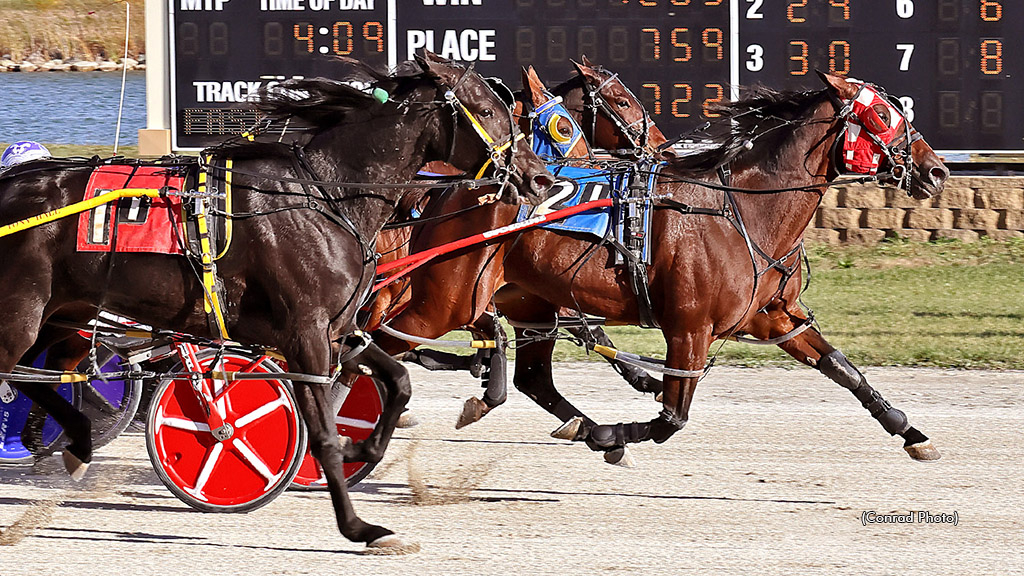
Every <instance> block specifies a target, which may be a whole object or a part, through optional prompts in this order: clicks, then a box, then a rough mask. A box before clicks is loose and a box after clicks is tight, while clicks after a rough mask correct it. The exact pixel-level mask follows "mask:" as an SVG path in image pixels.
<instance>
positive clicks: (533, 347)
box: [499, 291, 632, 467]
mask: <svg viewBox="0 0 1024 576" xmlns="http://www.w3.org/2000/svg"><path fill="white" fill-rule="evenodd" d="M499 294H501V293H499ZM510 294H511V291H506V292H505V293H504V294H503V295H505V296H509V295H510ZM499 309H500V310H501V311H502V312H503V313H504V314H505V315H506V316H508V317H509V318H513V319H515V320H517V321H520V322H545V321H549V320H550V319H552V318H554V317H555V314H557V312H558V309H557V308H556V307H554V306H552V305H551V304H548V303H547V302H544V301H542V300H538V299H532V298H528V297H527V296H526V295H523V294H516V295H515V297H514V298H513V297H509V298H507V299H506V300H504V301H503V302H501V303H499ZM516 339H517V340H519V341H521V342H528V343H526V344H522V345H519V346H517V347H516V363H515V374H514V376H513V384H515V387H516V389H518V390H519V391H520V392H522V393H523V394H526V395H527V396H528V397H529V398H530V399H531V400H533V401H534V402H535V403H536V404H537V405H538V406H540V407H541V408H543V409H545V410H547V411H548V412H549V413H550V414H552V415H553V416H555V417H556V418H558V419H559V420H560V421H561V422H562V426H559V427H558V428H557V429H556V430H555V431H554V432H552V433H551V436H552V437H554V438H559V439H562V440H573V441H578V442H579V441H585V440H587V439H588V438H589V436H590V432H591V430H592V429H593V427H594V426H596V425H597V423H596V422H594V421H593V420H591V419H590V418H589V417H587V415H585V414H584V413H583V412H581V411H580V410H579V409H578V408H576V407H575V406H573V405H572V403H571V402H569V401H568V400H566V399H565V397H564V396H562V395H561V393H559V392H558V390H557V389H556V388H555V383H554V379H553V378H552V374H551V355H552V352H553V351H554V349H555V341H554V340H552V339H540V340H535V341H529V338H528V337H527V334H526V332H525V330H523V329H521V328H516ZM588 446H589V447H590V448H591V449H592V450H594V451H595V452H602V453H603V454H604V458H605V460H606V461H607V462H609V463H611V464H619V465H622V466H627V467H628V466H632V459H631V458H629V457H628V453H627V452H626V450H625V447H624V445H623V446H598V445H596V444H591V443H588Z"/></svg>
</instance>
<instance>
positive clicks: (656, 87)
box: [642, 83, 661, 116]
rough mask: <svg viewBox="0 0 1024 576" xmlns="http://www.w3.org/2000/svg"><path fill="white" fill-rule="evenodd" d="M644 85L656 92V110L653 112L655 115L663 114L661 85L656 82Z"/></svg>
mask: <svg viewBox="0 0 1024 576" xmlns="http://www.w3.org/2000/svg"><path fill="white" fill-rule="evenodd" d="M642 86H643V88H645V89H647V90H650V91H651V92H652V93H653V94H654V110H653V111H652V112H651V113H652V114H654V115H655V116H661V86H659V85H657V84H654V83H648V84H643V85H642Z"/></svg>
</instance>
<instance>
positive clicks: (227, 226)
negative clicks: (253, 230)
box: [213, 158, 234, 260]
mask: <svg viewBox="0 0 1024 576" xmlns="http://www.w3.org/2000/svg"><path fill="white" fill-rule="evenodd" d="M233 165H234V160H232V159H231V158H228V159H227V160H225V161H224V211H225V212H227V213H228V215H227V216H226V217H225V218H224V249H223V250H221V252H220V254H217V255H216V256H214V257H213V259H214V260H220V259H221V258H223V257H224V255H225V254H227V253H228V248H230V247H231V230H232V219H231V167H232V166H233Z"/></svg>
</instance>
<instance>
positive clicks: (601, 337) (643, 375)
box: [568, 326, 663, 395]
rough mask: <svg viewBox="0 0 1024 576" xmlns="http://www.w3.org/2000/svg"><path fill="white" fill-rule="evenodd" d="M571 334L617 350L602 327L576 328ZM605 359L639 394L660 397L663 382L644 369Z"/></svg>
mask: <svg viewBox="0 0 1024 576" xmlns="http://www.w3.org/2000/svg"><path fill="white" fill-rule="evenodd" d="M568 330H569V332H570V333H571V334H572V335H573V336H576V337H577V338H579V339H581V340H583V341H585V342H595V343H597V344H600V345H602V346H607V347H609V348H615V343H614V342H612V339H611V338H609V337H608V334H606V333H605V331H604V330H603V329H602V328H601V327H600V326H593V327H582V326H580V327H576V328H569V329H568ZM602 358H605V360H607V361H608V363H609V364H611V365H612V368H614V369H615V371H616V372H618V373H619V375H620V376H622V378H623V379H624V380H625V381H626V382H628V383H629V385H630V386H632V387H633V389H634V390H636V391H637V392H643V393H648V392H650V393H651V394H654V395H658V394H661V391H662V386H663V385H662V382H661V380H658V379H657V378H655V377H654V376H651V375H650V374H648V373H647V371H646V370H644V369H643V368H638V367H636V366H633V365H632V364H626V363H625V362H623V361H621V360H613V359H611V358H606V357H604V356H602Z"/></svg>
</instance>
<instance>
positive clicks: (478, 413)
mask: <svg viewBox="0 0 1024 576" xmlns="http://www.w3.org/2000/svg"><path fill="white" fill-rule="evenodd" d="M490 410H491V408H490V407H489V406H488V405H487V404H486V403H485V402H484V401H483V400H480V399H479V398H477V397H476V396H470V397H469V399H468V400H466V403H465V404H463V405H462V413H461V414H459V419H458V421H457V422H455V429H456V430H459V429H460V428H465V427H466V426H469V425H470V424H472V423H473V422H476V421H478V420H480V419H481V418H483V417H484V414H487V413H488V412H490Z"/></svg>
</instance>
